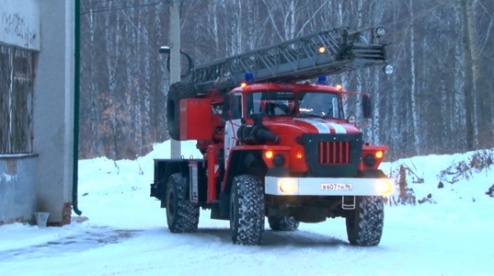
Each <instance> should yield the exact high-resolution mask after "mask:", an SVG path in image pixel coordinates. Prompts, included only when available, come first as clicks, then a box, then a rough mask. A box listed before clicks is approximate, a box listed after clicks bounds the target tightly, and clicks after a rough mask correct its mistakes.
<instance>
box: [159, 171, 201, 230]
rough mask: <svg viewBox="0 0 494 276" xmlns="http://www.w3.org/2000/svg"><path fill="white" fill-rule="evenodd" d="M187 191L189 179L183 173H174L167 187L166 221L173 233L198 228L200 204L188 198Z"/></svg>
mask: <svg viewBox="0 0 494 276" xmlns="http://www.w3.org/2000/svg"><path fill="white" fill-rule="evenodd" d="M187 191H188V185H187V179H186V178H185V177H183V176H182V174H181V173H174V174H172V175H171V176H170V178H169V179H168V185H167V189H166V221H167V223H168V229H169V230H170V232H172V233H188V232H194V231H196V230H197V225H198V224H199V206H198V205H196V204H193V203H192V202H190V201H189V200H188V199H187Z"/></svg>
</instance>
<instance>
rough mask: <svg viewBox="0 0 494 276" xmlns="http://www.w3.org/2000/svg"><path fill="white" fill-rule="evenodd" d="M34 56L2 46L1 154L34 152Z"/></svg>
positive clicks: (31, 52) (0, 61) (31, 53)
mask: <svg viewBox="0 0 494 276" xmlns="http://www.w3.org/2000/svg"><path fill="white" fill-rule="evenodd" d="M35 56H36V52H34V51H30V50H24V49H20V48H18V47H14V46H8V45H2V44H0V154H15V153H32V152H33V91H34V62H35Z"/></svg>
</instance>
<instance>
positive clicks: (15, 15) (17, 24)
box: [0, 0, 75, 225]
mask: <svg viewBox="0 0 494 276" xmlns="http://www.w3.org/2000/svg"><path fill="white" fill-rule="evenodd" d="M0 4H1V9H0V43H5V44H9V45H15V46H19V47H22V48H27V49H32V50H39V54H38V62H37V66H36V68H35V70H36V78H35V84H34V105H33V109H34V111H33V112H34V116H33V118H34V122H33V124H34V130H33V131H34V140H33V143H34V144H33V149H34V150H33V151H34V152H33V155H29V156H24V155H0V221H3V222H5V223H6V222H11V221H21V220H31V219H32V215H33V213H34V212H36V211H43V212H49V213H50V217H49V219H48V223H49V224H53V225H60V224H66V223H69V222H70V215H71V202H72V173H73V169H72V166H73V141H74V139H73V128H74V126H73V121H74V97H73V95H74V14H75V11H74V10H75V6H74V1H72V0H70V1H69V0H65V1H64V0H1V3H0ZM0 224H1V223H0Z"/></svg>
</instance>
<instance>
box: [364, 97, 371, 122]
mask: <svg viewBox="0 0 494 276" xmlns="http://www.w3.org/2000/svg"><path fill="white" fill-rule="evenodd" d="M362 114H363V115H364V118H366V119H370V118H371V116H372V102H371V98H370V97H369V95H363V96H362Z"/></svg>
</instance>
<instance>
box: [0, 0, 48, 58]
mask: <svg viewBox="0 0 494 276" xmlns="http://www.w3.org/2000/svg"><path fill="white" fill-rule="evenodd" d="M0 5H1V9H0V42H4V43H7V44H10V45H15V46H19V47H22V48H26V49H32V50H39V49H40V20H39V7H38V0H2V1H1V3H0Z"/></svg>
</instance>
